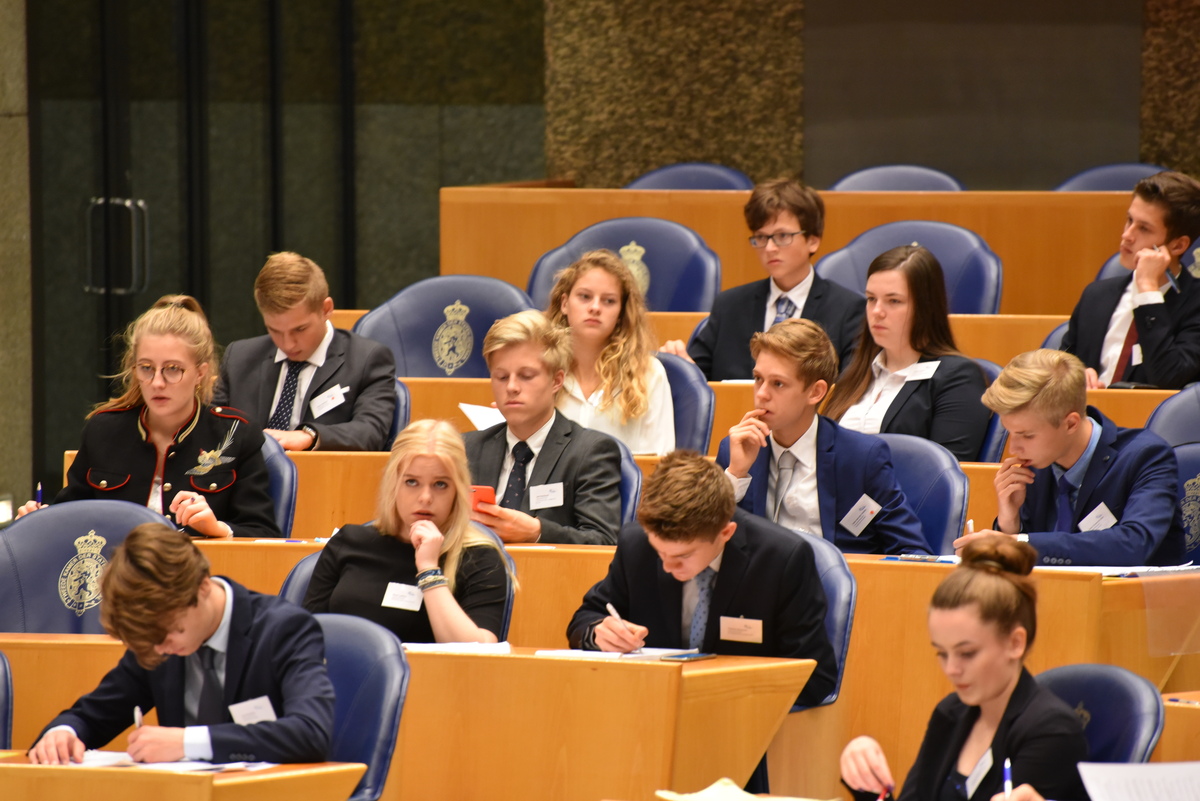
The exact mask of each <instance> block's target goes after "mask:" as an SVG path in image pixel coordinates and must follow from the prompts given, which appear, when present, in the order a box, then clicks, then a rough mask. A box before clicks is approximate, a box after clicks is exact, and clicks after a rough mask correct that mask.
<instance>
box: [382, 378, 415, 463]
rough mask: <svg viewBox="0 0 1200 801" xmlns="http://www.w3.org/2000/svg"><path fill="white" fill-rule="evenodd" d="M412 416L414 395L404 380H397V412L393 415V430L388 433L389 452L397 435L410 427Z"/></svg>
mask: <svg viewBox="0 0 1200 801" xmlns="http://www.w3.org/2000/svg"><path fill="white" fill-rule="evenodd" d="M411 416H412V395H411V393H409V391H408V385H407V384H405V383H404V381H403V380H402V379H399V378H397V379H396V411H395V412H394V413H393V414H392V428H391V430H390V431H388V438H387V441H388V447H387V449H388V450H391V448H392V440H394V439H395V438H396V435H397V434H399V433H400V432H401V431H403V430H404V427H405V426H407V425H408V420H409V417H411Z"/></svg>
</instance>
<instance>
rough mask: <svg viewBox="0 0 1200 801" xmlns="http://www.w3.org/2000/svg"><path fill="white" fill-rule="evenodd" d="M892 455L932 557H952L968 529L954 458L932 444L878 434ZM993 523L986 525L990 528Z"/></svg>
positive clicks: (963, 477) (960, 477)
mask: <svg viewBox="0 0 1200 801" xmlns="http://www.w3.org/2000/svg"><path fill="white" fill-rule="evenodd" d="M878 436H879V437H881V438H882V439H883V440H884V441H885V442H887V444H888V448H890V449H891V451H892V466H893V467H894V468H895V470H896V479H897V481H899V482H900V489H901V490H903V491H904V497H905V498H907V499H908V505H909V507H911V508H912V510H913V512H915V513H916V515H917V519H918V520H920V521H921V531H922V532H924V534H925V540H926V541H927V542H928V543H929V547H930V549H931V550H932V551H933V552H934V553H939V554H941V553H947V554H948V553H954V546H953V543H954V540H956V539H958V537H960V536H961V535H962V532H963V529H964V528H965V527H966V525H967V476H966V475H965V474H964V473H963V471H962V468H961V467H959V466H958V461H957V460H955V458H954V454H952V453H950V451H948V450H946V449H945V448H943V447H942V446H941V445H939V444H937V443H936V442H933V441H932V440H928V439H922V438H921V437H913V436H909V435H908V434H879V435H878ZM991 522H992V521H990V520H989V521H987V524H988V525H991Z"/></svg>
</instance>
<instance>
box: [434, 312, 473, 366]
mask: <svg viewBox="0 0 1200 801" xmlns="http://www.w3.org/2000/svg"><path fill="white" fill-rule="evenodd" d="M442 312H443V313H444V314H445V315H446V322H444V323H442V324H441V325H439V326H438V329H437V331H434V332H433V361H434V363H435V364H437V366H438V367H440V368H442V369H443V370H445V371H446V375H453V373H454V371H455V370H457V369H458V368H460V367H462V366H463V365H464V364H466V363H467V359H468V358H470V356H471V349H472V348H474V347H475V336H474V335H473V334H472V333H471V326H469V325H467V315H468V314H470V313H471V310H470V309H469V308H467V307H466V306H464V305H463V303H462V301H461V300H456V301H454V303H452V304H450V305H449V306H447V307H446V308H444V309H442Z"/></svg>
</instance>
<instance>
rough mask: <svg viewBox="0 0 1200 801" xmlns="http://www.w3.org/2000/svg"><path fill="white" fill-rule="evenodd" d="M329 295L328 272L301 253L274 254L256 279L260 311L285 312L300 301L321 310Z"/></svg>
mask: <svg viewBox="0 0 1200 801" xmlns="http://www.w3.org/2000/svg"><path fill="white" fill-rule="evenodd" d="M327 297H329V282H328V281H326V280H325V272H324V271H323V270H322V269H321V268H320V267H318V266H317V263H316V262H315V261H313V260H312V259H307V258H305V257H304V256H301V255H300V254H299V253H292V252H290V251H283V252H282V253H272V254H271V255H270V256H268V257H267V263H266V264H264V265H263V268H262V269H261V270H259V271H258V277H257V278H255V279H254V302H255V303H256V304H257V305H258V311H259V313H260V314H282V313H283V312H285V311H288V310H290V309H292V308H295V307H296V306H298V305H300V304H304V307H305V308H306V309H308V310H309V311H318V310H320V308H321V306H322V305H323V304H324V303H325V298H327Z"/></svg>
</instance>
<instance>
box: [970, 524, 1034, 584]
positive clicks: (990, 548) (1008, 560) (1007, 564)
mask: <svg viewBox="0 0 1200 801" xmlns="http://www.w3.org/2000/svg"><path fill="white" fill-rule="evenodd" d="M1036 562H1037V550H1036V549H1034V547H1033V546H1032V545H1030V544H1029V543H1027V542H1017V541H1016V540H1015V539H1013V538H1012V537H1010V536H1008V535H1006V534H992V535H989V536H986V537H978V538H976V539H973V540H971V542H969V543H967V546H966V547H965V548H963V552H962V565H963V567H969V568H972V569H974V570H989V571H993V572H1004V573H1015V574H1017V575H1018V576H1028V575H1029V574H1030V573H1031V572H1032V571H1033V566H1034V564H1035V563H1036Z"/></svg>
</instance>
